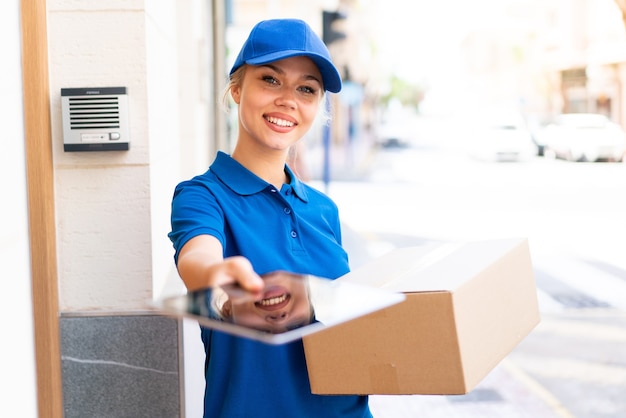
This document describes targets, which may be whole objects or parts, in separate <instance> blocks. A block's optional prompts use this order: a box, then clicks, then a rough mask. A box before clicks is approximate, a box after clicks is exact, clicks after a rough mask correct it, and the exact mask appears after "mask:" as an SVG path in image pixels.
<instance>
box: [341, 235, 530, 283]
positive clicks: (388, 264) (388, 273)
mask: <svg viewBox="0 0 626 418" xmlns="http://www.w3.org/2000/svg"><path fill="white" fill-rule="evenodd" d="M526 242H527V239H526V238H510V239H497V240H485V241H472V242H449V243H444V244H429V245H423V246H417V247H406V248H398V249H395V250H392V251H390V252H388V253H387V254H385V255H383V256H381V257H378V258H376V259H375V260H372V261H370V262H368V263H366V264H365V265H363V266H361V267H360V268H358V269H355V270H353V271H351V272H349V273H348V274H346V275H344V276H342V277H341V278H339V280H348V281H351V282H356V283H362V284H367V285H372V286H376V287H380V288H384V289H386V290H390V291H393V292H404V293H413V292H433V291H450V292H453V291H454V290H456V289H457V288H458V286H460V285H462V284H463V283H464V282H465V281H466V280H467V278H468V277H473V276H475V275H476V274H478V273H480V271H481V270H482V269H483V268H484V267H485V266H486V265H488V264H489V261H490V260H492V259H494V258H498V257H499V256H502V255H504V254H506V253H508V252H509V251H511V249H513V248H515V247H517V246H519V245H520V244H523V243H526ZM444 260H445V261H444ZM459 266H463V268H459Z"/></svg>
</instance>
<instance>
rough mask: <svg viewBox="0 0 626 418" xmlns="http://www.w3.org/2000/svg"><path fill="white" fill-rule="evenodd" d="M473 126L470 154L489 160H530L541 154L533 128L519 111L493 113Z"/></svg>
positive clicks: (487, 114)
mask: <svg viewBox="0 0 626 418" xmlns="http://www.w3.org/2000/svg"><path fill="white" fill-rule="evenodd" d="M471 126H472V127H471V128H470V129H471V130H472V131H471V135H472V136H473V140H472V141H471V143H470V144H468V146H469V147H470V151H469V152H470V155H472V156H473V157H474V158H477V159H480V160H487V161H527V160H529V159H531V158H533V157H534V156H535V155H537V146H536V145H535V143H534V142H533V137H532V135H531V132H530V130H529V129H528V127H527V126H526V123H525V122H524V119H523V118H522V116H521V115H519V114H517V113H502V112H489V113H486V114H485V115H482V116H479V117H476V118H475V119H474V121H473V122H472V125H471Z"/></svg>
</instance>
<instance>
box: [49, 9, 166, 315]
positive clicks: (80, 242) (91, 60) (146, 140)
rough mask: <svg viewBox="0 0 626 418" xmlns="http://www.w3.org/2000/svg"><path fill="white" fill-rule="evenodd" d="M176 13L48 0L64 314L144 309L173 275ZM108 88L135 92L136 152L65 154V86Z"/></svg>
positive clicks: (133, 125) (133, 131)
mask: <svg viewBox="0 0 626 418" xmlns="http://www.w3.org/2000/svg"><path fill="white" fill-rule="evenodd" d="M157 3H158V6H157ZM175 11H176V6H175V1H174V0H168V1H165V0H162V1H156V0H151V1H142V0H127V1H122V0H119V1H107V2H102V1H99V0H84V1H80V2H77V1H72V0H51V1H49V2H48V33H49V35H48V36H49V55H50V95H51V116H52V136H53V154H54V170H55V194H56V210H57V250H58V259H59V299H60V309H61V311H82V310H87V311H93V310H117V311H124V310H141V309H143V308H144V307H145V304H146V302H147V301H148V300H149V299H151V298H152V297H153V289H154V288H155V287H157V288H159V287H162V286H163V283H164V282H165V280H166V279H167V277H169V276H170V275H171V274H172V258H171V254H172V250H171V244H170V243H169V241H168V240H167V232H168V230H169V203H170V199H171V192H172V190H173V186H174V183H175V179H173V178H172V177H174V176H175V173H176V172H177V167H178V158H177V157H176V155H177V152H176V150H177V148H178V144H177V131H178V123H177V117H178V110H177V109H178V108H177V81H176V80H177V77H176V60H175V59H176V49H175V44H176V26H175V25H176V13H175ZM109 86H124V87H126V88H127V91H128V98H129V117H130V150H129V151H106V152H64V151H63V133H62V121H61V101H60V90H61V88H65V87H109Z"/></svg>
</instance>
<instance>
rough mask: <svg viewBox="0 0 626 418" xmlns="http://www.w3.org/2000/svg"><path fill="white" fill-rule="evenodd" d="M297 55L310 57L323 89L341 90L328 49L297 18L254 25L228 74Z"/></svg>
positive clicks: (264, 21)
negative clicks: (319, 75)
mask: <svg viewBox="0 0 626 418" xmlns="http://www.w3.org/2000/svg"><path fill="white" fill-rule="evenodd" d="M297 56H305V57H309V58H310V59H311V60H312V61H313V62H314V63H315V65H317V68H318V69H319V71H320V73H321V74H322V82H323V83H324V89H325V90H328V91H330V92H333V93H338V92H339V91H341V76H340V75H339V72H338V71H337V68H335V65H334V64H333V62H332V61H331V59H330V53H329V52H328V48H326V45H324V42H322V40H321V39H320V38H319V36H317V34H316V33H315V32H313V30H312V29H311V27H310V26H309V25H308V24H307V23H306V22H304V21H303V20H299V19H272V20H263V21H261V22H259V23H257V24H256V25H255V26H254V28H252V31H251V32H250V35H249V36H248V39H247V40H246V42H245V43H244V44H243V46H242V47H241V51H239V55H238V56H237V59H236V60H235V64H234V65H233V68H231V70H230V75H232V74H233V73H234V72H235V71H236V70H237V69H238V68H239V67H241V66H242V65H243V64H250V65H263V64H268V63H270V62H274V61H279V60H282V59H285V58H291V57H297Z"/></svg>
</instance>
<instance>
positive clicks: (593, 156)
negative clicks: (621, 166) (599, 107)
mask: <svg viewBox="0 0 626 418" xmlns="http://www.w3.org/2000/svg"><path fill="white" fill-rule="evenodd" d="M542 140H543V142H544V143H545V150H544V155H545V156H546V157H555V158H562V159H565V160H569V161H622V160H623V158H624V151H625V150H626V133H625V132H624V129H622V127H621V126H619V125H618V124H616V123H614V122H611V121H610V120H609V118H607V117H606V116H604V115H601V114H595V113H566V114H562V115H559V116H557V118H556V119H555V121H554V123H552V124H550V125H548V126H547V127H546V128H545V129H544V131H543V133H542Z"/></svg>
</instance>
